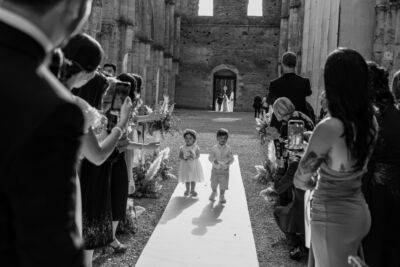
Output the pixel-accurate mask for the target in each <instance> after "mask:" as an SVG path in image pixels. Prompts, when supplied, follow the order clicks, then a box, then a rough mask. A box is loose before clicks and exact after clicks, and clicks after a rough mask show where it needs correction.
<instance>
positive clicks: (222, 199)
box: [219, 195, 226, 204]
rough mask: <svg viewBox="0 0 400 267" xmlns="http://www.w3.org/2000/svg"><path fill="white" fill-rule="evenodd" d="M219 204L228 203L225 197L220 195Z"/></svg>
mask: <svg viewBox="0 0 400 267" xmlns="http://www.w3.org/2000/svg"><path fill="white" fill-rule="evenodd" d="M219 202H221V204H225V203H226V199H225V196H224V195H220V196H219Z"/></svg>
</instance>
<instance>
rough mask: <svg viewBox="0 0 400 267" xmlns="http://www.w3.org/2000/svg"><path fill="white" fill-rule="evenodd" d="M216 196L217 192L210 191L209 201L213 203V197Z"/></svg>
mask: <svg viewBox="0 0 400 267" xmlns="http://www.w3.org/2000/svg"><path fill="white" fill-rule="evenodd" d="M216 196H217V192H215V191H212V193H211V195H210V198H209V199H210V200H211V201H215V197H216Z"/></svg>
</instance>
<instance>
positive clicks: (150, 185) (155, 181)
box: [132, 148, 176, 198]
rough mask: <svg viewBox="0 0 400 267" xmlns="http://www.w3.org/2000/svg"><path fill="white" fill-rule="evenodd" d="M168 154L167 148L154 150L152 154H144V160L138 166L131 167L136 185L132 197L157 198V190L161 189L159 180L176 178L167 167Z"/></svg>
mask: <svg viewBox="0 0 400 267" xmlns="http://www.w3.org/2000/svg"><path fill="white" fill-rule="evenodd" d="M169 155H170V149H169V148H165V149H163V150H161V151H157V150H156V151H155V152H154V153H153V154H148V155H146V156H145V158H144V161H142V163H141V164H140V165H139V166H138V167H135V168H133V170H132V171H133V178H134V180H135V187H136V191H135V193H134V194H133V197H136V198H142V197H149V198H158V196H159V191H160V190H161V189H162V185H161V184H160V181H161V180H167V179H170V178H173V179H176V177H175V176H174V175H173V174H171V170H172V168H171V167H169Z"/></svg>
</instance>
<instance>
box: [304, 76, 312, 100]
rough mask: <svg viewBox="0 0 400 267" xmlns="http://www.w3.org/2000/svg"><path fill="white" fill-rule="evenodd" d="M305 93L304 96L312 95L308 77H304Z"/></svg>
mask: <svg viewBox="0 0 400 267" xmlns="http://www.w3.org/2000/svg"><path fill="white" fill-rule="evenodd" d="M304 82H305V87H304V89H305V95H306V96H310V95H312V91H311V84H310V80H309V79H305V81H304Z"/></svg>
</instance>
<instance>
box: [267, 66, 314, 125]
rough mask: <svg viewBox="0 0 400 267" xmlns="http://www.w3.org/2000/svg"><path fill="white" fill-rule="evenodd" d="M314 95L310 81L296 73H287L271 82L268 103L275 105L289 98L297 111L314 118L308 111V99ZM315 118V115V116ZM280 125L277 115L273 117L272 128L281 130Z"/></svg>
mask: <svg viewBox="0 0 400 267" xmlns="http://www.w3.org/2000/svg"><path fill="white" fill-rule="evenodd" d="M311 94H312V91H311V86H310V81H309V80H308V79H306V78H303V77H300V76H298V75H296V74H295V73H286V74H284V75H282V76H281V77H279V78H278V79H275V80H273V81H271V84H270V87H269V94H268V99H267V103H268V104H269V105H273V104H274V102H275V100H277V99H278V98H280V97H287V98H289V100H290V101H292V103H293V105H294V106H295V108H296V110H297V111H300V112H303V113H304V114H306V115H307V116H312V114H310V112H309V111H308V109H307V104H306V97H307V96H310V95H311ZM314 116H315V115H314ZM279 125H280V123H279V122H278V121H277V119H276V117H275V115H273V116H272V120H271V126H273V127H276V128H279V127H280V126H279Z"/></svg>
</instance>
